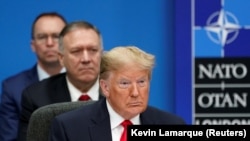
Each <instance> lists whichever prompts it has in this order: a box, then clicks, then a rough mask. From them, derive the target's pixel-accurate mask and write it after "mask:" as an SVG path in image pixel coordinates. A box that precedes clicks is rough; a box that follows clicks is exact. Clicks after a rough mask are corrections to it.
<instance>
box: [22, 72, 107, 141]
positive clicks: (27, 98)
mask: <svg viewBox="0 0 250 141" xmlns="http://www.w3.org/2000/svg"><path fill="white" fill-rule="evenodd" d="M102 97H103V96H102V95H101V93H100V95H99V99H100V98H102ZM70 101H71V97H70V93H69V89H68V85H67V81H66V73H61V74H57V75H55V76H51V77H50V78H47V79H44V80H42V81H40V82H37V83H34V84H32V85H30V86H29V87H27V88H26V89H24V90H23V93H22V102H21V105H22V110H21V114H20V123H19V131H18V141H26V135H27V129H28V123H29V120H30V117H31V114H32V113H33V112H34V111H35V110H36V109H38V108H40V107H42V106H45V105H49V104H53V103H59V102H70Z"/></svg>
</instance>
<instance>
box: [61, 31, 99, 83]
mask: <svg viewBox="0 0 250 141" xmlns="http://www.w3.org/2000/svg"><path fill="white" fill-rule="evenodd" d="M63 46H64V50H63V53H62V54H60V62H61V64H62V65H63V66H65V68H66V70H67V75H68V78H69V79H70V81H71V82H72V83H73V84H75V86H76V87H82V86H83V84H84V85H88V84H91V85H92V84H93V83H94V82H95V81H96V80H97V78H98V75H99V72H100V63H101V54H102V47H101V40H100V37H99V36H98V34H97V33H96V32H95V31H94V30H92V29H75V30H73V31H71V32H69V33H67V34H66V35H65V36H64V37H63Z"/></svg>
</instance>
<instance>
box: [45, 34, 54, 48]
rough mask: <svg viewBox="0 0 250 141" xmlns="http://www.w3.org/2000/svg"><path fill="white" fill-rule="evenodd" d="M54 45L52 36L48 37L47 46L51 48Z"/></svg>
mask: <svg viewBox="0 0 250 141" xmlns="http://www.w3.org/2000/svg"><path fill="white" fill-rule="evenodd" d="M53 43H54V40H53V38H52V37H51V36H48V37H47V40H46V44H47V45H49V46H51V45H53Z"/></svg>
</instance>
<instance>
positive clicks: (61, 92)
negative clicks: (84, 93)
mask: <svg viewBox="0 0 250 141" xmlns="http://www.w3.org/2000/svg"><path fill="white" fill-rule="evenodd" d="M55 79H56V80H54V82H53V84H54V85H55V86H54V91H53V92H54V93H51V99H52V101H53V103H56V102H70V101H71V97H70V93H69V89H68V85H67V82H66V74H65V73H63V74H59V76H58V77H57V78H55Z"/></svg>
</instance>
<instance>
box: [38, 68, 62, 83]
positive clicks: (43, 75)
mask: <svg viewBox="0 0 250 141" xmlns="http://www.w3.org/2000/svg"><path fill="white" fill-rule="evenodd" d="M36 66H37V67H36V69H37V74H38V79H39V81H41V80H43V79H46V78H48V77H50V75H49V74H48V73H47V72H46V71H45V70H44V69H43V68H42V67H41V66H40V65H36ZM65 71H66V70H65V68H64V67H63V68H62V69H61V71H60V73H63V72H65Z"/></svg>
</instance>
